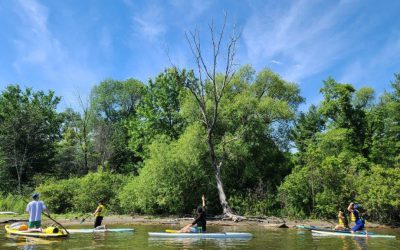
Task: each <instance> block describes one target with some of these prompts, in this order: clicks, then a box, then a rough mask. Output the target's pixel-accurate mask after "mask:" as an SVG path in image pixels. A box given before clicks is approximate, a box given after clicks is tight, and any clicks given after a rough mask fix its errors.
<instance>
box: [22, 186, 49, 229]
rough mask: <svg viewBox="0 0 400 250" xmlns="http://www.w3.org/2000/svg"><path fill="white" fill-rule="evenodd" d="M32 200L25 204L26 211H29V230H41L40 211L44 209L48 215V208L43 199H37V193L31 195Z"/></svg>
mask: <svg viewBox="0 0 400 250" xmlns="http://www.w3.org/2000/svg"><path fill="white" fill-rule="evenodd" d="M32 199H33V201H31V202H29V203H28V205H27V206H26V212H28V213H29V223H28V230H29V231H41V226H42V211H45V212H46V213H47V215H48V216H50V213H49V210H48V209H47V207H46V205H45V204H44V202H43V201H40V200H39V194H38V193H34V194H33V195H32Z"/></svg>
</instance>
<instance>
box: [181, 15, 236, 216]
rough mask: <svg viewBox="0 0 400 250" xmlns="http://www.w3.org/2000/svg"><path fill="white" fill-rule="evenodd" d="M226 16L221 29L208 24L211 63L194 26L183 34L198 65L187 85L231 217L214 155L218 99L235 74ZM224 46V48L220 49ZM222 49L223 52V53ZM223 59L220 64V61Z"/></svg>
mask: <svg viewBox="0 0 400 250" xmlns="http://www.w3.org/2000/svg"><path fill="white" fill-rule="evenodd" d="M225 28H226V16H225V19H224V22H223V25H222V29H221V30H220V32H217V31H216V30H215V27H214V24H213V23H212V24H210V25H209V29H210V35H211V51H212V52H211V59H210V61H211V64H208V62H207V57H206V56H205V54H204V53H205V52H204V50H203V49H202V44H201V42H200V36H199V33H198V31H197V30H195V31H194V32H189V33H187V34H186V38H187V41H188V43H189V45H190V48H191V51H192V53H193V56H194V58H195V61H196V65H197V77H196V78H193V79H192V81H188V82H187V84H186V87H187V88H188V89H189V91H190V92H191V93H192V95H193V97H194V98H195V100H196V103H197V105H198V108H199V110H200V113H201V122H202V124H203V125H204V127H205V129H206V131H207V144H208V149H209V152H210V159H211V165H212V169H213V170H214V175H215V179H216V183H217V190H218V196H219V200H220V203H221V206H222V210H223V213H224V214H225V215H227V216H229V217H232V216H233V215H234V214H233V211H232V208H231V207H230V206H229V204H228V201H227V198H226V194H225V190H224V185H223V181H222V177H221V167H222V164H223V161H222V158H221V157H219V156H218V155H217V152H216V149H215V128H216V126H217V123H218V118H219V108H220V103H221V100H222V99H223V98H224V95H225V92H226V89H227V87H229V85H230V84H231V80H232V78H233V76H234V74H235V69H234V66H235V55H236V44H237V41H238V39H239V35H238V34H236V32H235V29H234V30H233V34H232V35H231V36H230V37H228V39H227V41H226V45H223V44H222V43H223V42H225V37H226V35H225ZM223 49H226V51H222V50H223ZM221 53H224V55H222V54H221ZM221 57H222V59H221ZM220 62H222V65H221V66H220V65H219V63H220ZM220 68H221V69H223V73H222V74H218V73H217V71H218V69H220Z"/></svg>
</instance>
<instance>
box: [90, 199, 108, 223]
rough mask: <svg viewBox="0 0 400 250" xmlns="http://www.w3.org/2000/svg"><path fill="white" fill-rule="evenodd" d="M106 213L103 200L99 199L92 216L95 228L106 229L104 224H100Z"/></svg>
mask: <svg viewBox="0 0 400 250" xmlns="http://www.w3.org/2000/svg"><path fill="white" fill-rule="evenodd" d="M105 214H106V207H105V206H104V202H103V201H102V200H100V201H99V202H98V206H97V208H96V211H94V213H93V216H94V217H95V220H94V228H95V229H106V226H105V225H104V226H101V222H102V221H103V218H104V215H105Z"/></svg>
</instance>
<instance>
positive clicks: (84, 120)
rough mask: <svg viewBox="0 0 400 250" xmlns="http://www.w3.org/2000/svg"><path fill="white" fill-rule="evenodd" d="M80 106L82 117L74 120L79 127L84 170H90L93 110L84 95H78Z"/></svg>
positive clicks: (78, 133)
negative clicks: (90, 136)
mask: <svg viewBox="0 0 400 250" xmlns="http://www.w3.org/2000/svg"><path fill="white" fill-rule="evenodd" d="M78 100H79V106H80V108H81V109H82V114H81V117H80V119H79V120H78V121H76V120H74V122H75V128H76V129H78V131H76V132H77V133H76V134H77V137H78V140H79V147H80V150H81V151H82V154H83V166H82V167H83V169H84V171H88V170H89V143H90V142H89V141H90V138H89V133H90V131H89V129H90V128H89V122H90V119H91V111H90V107H89V100H88V99H86V101H85V102H84V101H83V100H82V97H81V96H80V95H78Z"/></svg>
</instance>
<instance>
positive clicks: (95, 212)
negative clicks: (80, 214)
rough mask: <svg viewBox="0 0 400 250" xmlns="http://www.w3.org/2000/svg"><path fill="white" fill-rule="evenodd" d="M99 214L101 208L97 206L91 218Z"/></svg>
mask: <svg viewBox="0 0 400 250" xmlns="http://www.w3.org/2000/svg"><path fill="white" fill-rule="evenodd" d="M100 212H101V207H100V206H98V207H97V208H96V211H94V213H93V216H95V215H96V214H97V213H100Z"/></svg>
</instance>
